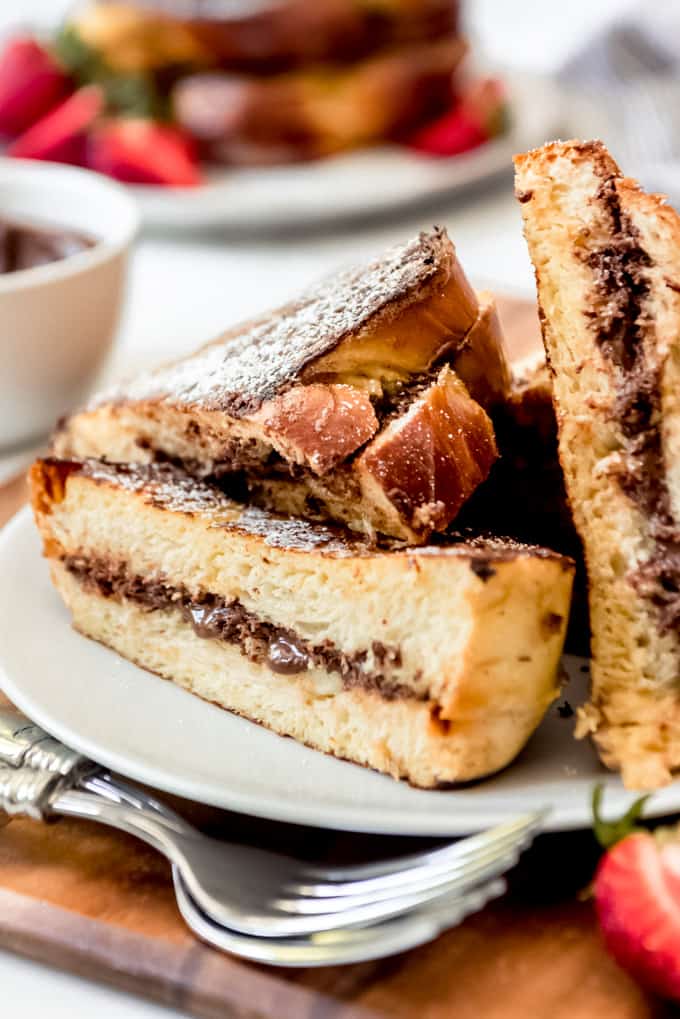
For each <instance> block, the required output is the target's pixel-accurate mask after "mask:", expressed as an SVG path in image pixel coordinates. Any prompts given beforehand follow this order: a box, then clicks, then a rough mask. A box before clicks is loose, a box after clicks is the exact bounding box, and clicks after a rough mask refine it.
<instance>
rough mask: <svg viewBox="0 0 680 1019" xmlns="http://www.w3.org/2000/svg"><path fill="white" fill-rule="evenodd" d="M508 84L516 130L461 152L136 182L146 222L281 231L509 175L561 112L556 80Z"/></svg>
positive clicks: (371, 154)
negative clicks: (183, 182)
mask: <svg viewBox="0 0 680 1019" xmlns="http://www.w3.org/2000/svg"><path fill="white" fill-rule="evenodd" d="M506 84H507V87H508V92H509V99H510V104H511V110H512V124H511V127H510V130H509V131H508V132H507V133H506V134H504V135H503V136H502V137H500V138H498V139H495V140H494V141H491V142H488V143H487V144H486V145H482V146H480V147H479V148H477V149H473V150H472V151H471V152H468V153H464V154H462V155H460V156H453V157H451V158H449V159H432V158H429V157H427V156H422V155H419V154H417V153H415V152H412V151H410V150H409V149H406V148H404V147H402V146H396V145H395V146H383V147H380V148H373V149H366V150H362V151H358V152H352V153H349V154H346V155H340V156H335V157H332V158H329V159H323V160H318V161H315V162H311V163H297V164H293V165H289V166H274V167H264V168H258V169H234V170H229V169H219V170H214V171H212V172H211V173H209V175H208V180H207V182H206V184H205V185H203V186H202V187H200V188H196V189H191V188H184V189H179V188H160V187H136V188H133V189H132V190H133V192H134V194H135V196H136V198H137V199H138V202H139V206H140V210H141V215H142V220H143V222H144V223H145V224H147V225H149V226H154V227H160V228H168V229H173V230H206V229H228V230H244V231H262V230H276V229H282V228H286V227H291V226H294V227H304V226H310V225H313V224H315V223H320V222H332V221H334V220H342V219H347V218H349V217H361V216H364V215H375V214H380V213H385V212H387V211H388V210H390V209H394V208H396V207H399V206H403V205H409V204H415V203H417V202H422V201H424V200H425V199H429V198H433V197H437V196H443V195H446V194H450V193H452V192H455V191H458V190H460V189H461V188H465V187H468V186H470V185H473V184H478V183H480V182H481V181H483V180H486V179H487V178H489V177H492V176H494V175H495V174H499V173H503V172H505V173H507V174H508V175H509V174H510V173H511V171H512V156H513V154H514V153H515V152H522V151H523V150H524V149H527V148H531V147H532V146H534V145H540V144H541V143H542V142H544V141H545V140H546V139H548V138H552V137H554V136H555V135H556V134H559V133H560V130H561V129H562V128H563V125H564V119H563V116H562V115H561V112H560V104H559V102H558V101H557V99H556V97H555V93H554V90H553V89H552V87H551V86H550V82H549V80H547V79H544V78H538V77H536V76H533V75H532V76H528V75H517V76H510V77H509V78H508V79H507V80H506Z"/></svg>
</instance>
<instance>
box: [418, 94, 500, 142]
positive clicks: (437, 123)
mask: <svg viewBox="0 0 680 1019" xmlns="http://www.w3.org/2000/svg"><path fill="white" fill-rule="evenodd" d="M504 111H505V105H504V97H503V88H502V85H501V84H500V82H499V81H497V80H496V79H495V78H484V79H481V80H479V81H476V82H474V83H473V84H472V85H471V86H470V87H469V88H468V89H467V90H466V91H465V92H463V93H462V94H461V95H460V96H459V97H458V100H457V101H456V103H455V104H454V106H453V107H452V108H451V109H450V110H448V111H447V112H446V113H444V114H442V116H441V117H439V118H438V119H437V120H434V121H432V122H431V123H429V124H426V125H425V126H424V127H421V128H420V129H419V130H418V131H416V133H415V134H414V135H412V136H411V137H410V138H409V139H408V143H407V144H408V145H410V146H411V147H412V148H414V149H417V150H418V151H419V152H426V153H428V155H431V156H456V155H459V154H460V153H461V152H468V151H469V150H470V149H475V148H477V146H478V145H483V144H484V142H486V141H488V140H489V138H492V137H493V136H494V135H496V134H499V133H500V131H501V130H502V129H503V124H504Z"/></svg>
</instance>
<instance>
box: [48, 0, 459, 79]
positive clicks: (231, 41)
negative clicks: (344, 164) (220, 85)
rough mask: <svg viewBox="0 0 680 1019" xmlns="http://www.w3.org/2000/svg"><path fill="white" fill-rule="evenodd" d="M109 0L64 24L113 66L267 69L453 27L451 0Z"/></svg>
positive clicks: (337, 59) (357, 53)
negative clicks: (215, 0) (217, 0)
mask: <svg viewBox="0 0 680 1019" xmlns="http://www.w3.org/2000/svg"><path fill="white" fill-rule="evenodd" d="M219 7H220V5H219V4H206V3H204V2H203V0H123V2H120V0H108V2H107V3H101V2H91V3H88V4H85V5H79V7H78V8H77V9H76V11H75V12H74V13H72V14H71V15H70V16H69V19H68V21H67V25H68V27H69V28H70V30H71V31H73V32H75V33H76V35H77V37H78V38H79V40H80V41H81V42H82V43H83V44H84V45H85V46H88V47H89V48H90V49H92V50H93V51H94V52H95V53H97V55H98V57H99V59H100V60H103V61H105V63H106V64H107V66H108V67H110V68H111V69H113V70H122V71H127V72H130V71H136V72H140V71H146V72H148V71H150V70H157V69H161V70H163V69H166V70H167V69H168V68H171V67H173V66H175V65H180V66H183V67H185V68H186V67H191V66H192V65H193V66H195V65H196V64H198V66H201V65H204V64H212V65H216V66H219V67H228V68H229V69H232V70H240V71H247V72H255V73H258V74H260V73H261V74H272V73H273V72H274V71H281V70H285V69H286V68H291V67H296V66H300V65H304V64H309V63H310V62H320V61H332V62H334V63H343V62H346V61H349V60H357V59H360V58H361V57H363V56H365V55H366V54H368V53H371V52H373V51H375V50H376V49H379V48H382V47H385V46H393V45H399V44H404V43H415V42H422V41H424V40H428V39H438V38H441V37H443V36H445V35H455V34H456V33H457V31H458V13H459V11H458V4H457V3H456V2H455V0H381V2H380V4H377V5H376V4H371V3H368V4H367V3H364V2H362V0H315V2H314V3H310V2H309V0H269V2H265V0H258V2H257V3H251V4H238V5H234V4H229V5H226V6H225V5H223V10H222V11H220V9H219Z"/></svg>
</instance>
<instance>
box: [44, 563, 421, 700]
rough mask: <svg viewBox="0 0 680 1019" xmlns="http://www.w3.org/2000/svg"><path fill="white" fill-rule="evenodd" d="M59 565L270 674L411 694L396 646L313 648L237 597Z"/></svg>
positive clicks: (110, 569) (119, 571)
mask: <svg viewBox="0 0 680 1019" xmlns="http://www.w3.org/2000/svg"><path fill="white" fill-rule="evenodd" d="M63 564H64V566H65V567H66V569H67V570H69V572H70V573H72V574H73V575H74V576H75V577H76V578H77V579H78V580H79V582H80V583H81V584H83V586H85V587H87V588H90V589H92V590H94V591H96V592H97V594H99V595H102V596H104V597H106V598H115V599H117V600H123V599H129V600H130V601H134V602H136V603H137V604H139V605H142V606H144V608H145V609H147V610H149V611H154V610H158V609H160V610H168V609H174V610H175V611H178V612H179V613H180V614H181V616H182V619H184V621H185V622H187V623H189V624H190V625H191V627H192V628H193V630H194V632H195V633H196V634H197V636H199V637H205V638H208V639H211V640H221V641H224V642H225V643H227V644H234V645H236V646H238V648H239V649H240V651H241V653H242V654H243V655H245V656H246V657H247V658H249V659H250V660H251V661H253V662H257V663H258V664H265V665H267V667H268V668H269V669H271V671H272V672H275V673H279V674H281V675H286V676H291V675H296V674H298V673H301V672H305V671H306V670H307V669H310V668H313V667H317V668H321V669H325V671H326V672H333V673H337V674H338V675H339V676H340V678H341V679H342V683H343V686H344V687H346V688H351V687H363V688H365V689H367V690H376V691H378V692H379V693H380V694H381V696H382V697H384V698H386V699H387V700H396V699H398V698H402V697H410V698H413V697H415V696H416V695H415V694H414V693H413V691H412V690H410V689H409V688H408V687H405V686H404V685H403V684H400V683H398V682H397V681H396V680H394V679H393V678H392V672H393V670H395V669H398V668H400V666H401V652H400V650H399V648H394V647H388V646H386V645H385V644H383V643H382V642H380V641H374V642H373V644H372V645H371V649H370V650H371V652H372V655H371V657H372V660H373V666H372V667H369V666H368V664H367V663H368V659H369V651H368V649H366V650H361V651H353V652H351V653H346V652H344V651H340V650H339V649H338V648H336V647H335V646H334V645H333V644H332V643H331V642H330V641H325V642H324V643H322V644H317V645H313V644H310V643H309V642H308V641H306V640H304V639H303V638H302V637H300V636H299V635H298V634H296V633H295V632H294V631H293V630H290V629H288V628H286V627H283V626H277V625H276V624H274V623H270V622H267V621H266V620H264V619H261V618H260V617H259V616H258V615H257V614H256V613H254V612H252V611H251V610H250V609H247V608H246V607H245V606H244V605H243V604H242V603H241V602H240V601H239V600H238V598H233V599H231V600H229V601H227V600H226V599H225V598H222V597H221V596H219V595H214V594H209V593H207V592H206V593H201V594H200V595H198V596H195V595H192V594H191V593H190V592H189V591H187V589H186V588H184V587H176V586H173V585H170V584H168V583H167V582H166V581H165V579H164V578H162V577H157V578H150V577H141V576H138V575H133V574H130V573H129V572H128V571H127V570H126V568H125V566H124V565H122V564H118V563H112V562H108V561H105V560H95V559H91V558H84V557H82V556H65V557H64V559H63Z"/></svg>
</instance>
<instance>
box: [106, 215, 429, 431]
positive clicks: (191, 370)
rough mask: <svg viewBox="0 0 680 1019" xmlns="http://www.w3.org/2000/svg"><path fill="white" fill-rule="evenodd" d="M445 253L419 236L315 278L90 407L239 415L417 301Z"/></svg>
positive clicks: (426, 237)
mask: <svg viewBox="0 0 680 1019" xmlns="http://www.w3.org/2000/svg"><path fill="white" fill-rule="evenodd" d="M448 250H449V241H448V237H447V235H446V231H445V230H441V229H438V228H434V229H433V230H432V231H430V232H422V233H420V234H419V235H418V236H417V237H414V238H413V239H412V240H410V241H409V242H408V243H407V244H402V245H399V246H397V247H394V248H392V249H391V250H390V251H388V252H387V254H385V255H383V256H382V257H380V258H378V259H376V260H375V261H373V262H371V263H370V264H369V265H366V266H361V267H358V268H352V269H347V270H344V271H342V272H339V273H337V274H335V275H334V276H332V277H330V278H328V279H326V280H322V281H321V282H320V283H318V284H317V285H316V286H314V287H312V288H311V289H309V290H307V291H306V292H305V293H303V294H302V295H301V296H300V298H299V299H298V300H297V301H295V302H293V303H291V304H289V305H287V306H286V307H285V308H283V309H279V310H277V311H276V312H274V313H272V315H271V316H270V317H268V318H265V319H260V320H257V321H256V322H254V323H250V324H249V325H248V326H246V327H244V329H243V331H241V332H240V333H239V332H230V333H227V334H226V335H225V337H223V338H222V337H221V338H220V339H218V340H215V341H213V342H212V343H210V344H208V345H207V346H205V347H203V348H202V349H201V350H199V351H198V352H197V353H195V354H193V355H191V356H190V357H188V358H185V359H184V360H182V361H178V362H176V363H175V364H172V365H169V366H167V367H165V368H161V369H157V370H156V371H152V372H149V373H147V374H145V375H142V376H140V377H138V378H137V379H135V380H133V381H131V382H128V383H124V384H123V385H121V386H118V387H116V388H114V389H113V390H109V391H107V392H105V393H103V394H101V395H100V396H99V397H97V398H95V405H100V404H102V403H107V402H115V401H121V400H125V401H130V400H146V399H160V400H165V401H167V402H170V403H172V404H200V406H201V408H202V409H205V410H223V411H226V412H228V413H229V414H231V415H233V416H236V417H239V416H243V415H244V414H246V413H249V412H251V411H252V410H254V409H256V408H257V407H258V406H259V405H260V404H261V403H262V402H263V401H264V400H267V399H270V398H271V397H272V396H274V395H275V394H276V393H277V392H278V391H280V390H281V388H282V387H283V386H286V385H288V384H290V383H291V382H292V381H294V380H295V378H296V377H297V376H298V375H299V373H300V372H301V371H302V369H303V368H304V367H305V366H306V365H307V364H309V362H310V361H313V360H314V359H315V358H317V357H320V356H321V355H322V354H325V353H328V351H329V350H332V349H333V347H335V346H336V345H337V343H338V342H339V341H340V340H342V339H343V338H344V337H345V336H347V335H348V334H350V333H352V332H356V331H357V330H358V329H360V328H361V327H363V326H365V325H366V324H367V323H368V321H369V320H370V319H371V318H372V317H373V316H375V315H377V314H379V313H380V311H382V310H383V309H384V308H386V307H388V306H389V305H390V304H391V303H392V302H393V301H396V300H408V299H409V298H410V297H415V296H417V294H418V291H419V290H420V288H421V287H422V286H423V285H424V284H425V283H426V282H427V281H428V280H429V279H431V278H432V277H433V276H434V275H435V273H436V272H437V270H438V269H439V268H440V267H441V266H442V263H443V260H444V259H445V258H446V256H447V253H448Z"/></svg>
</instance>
